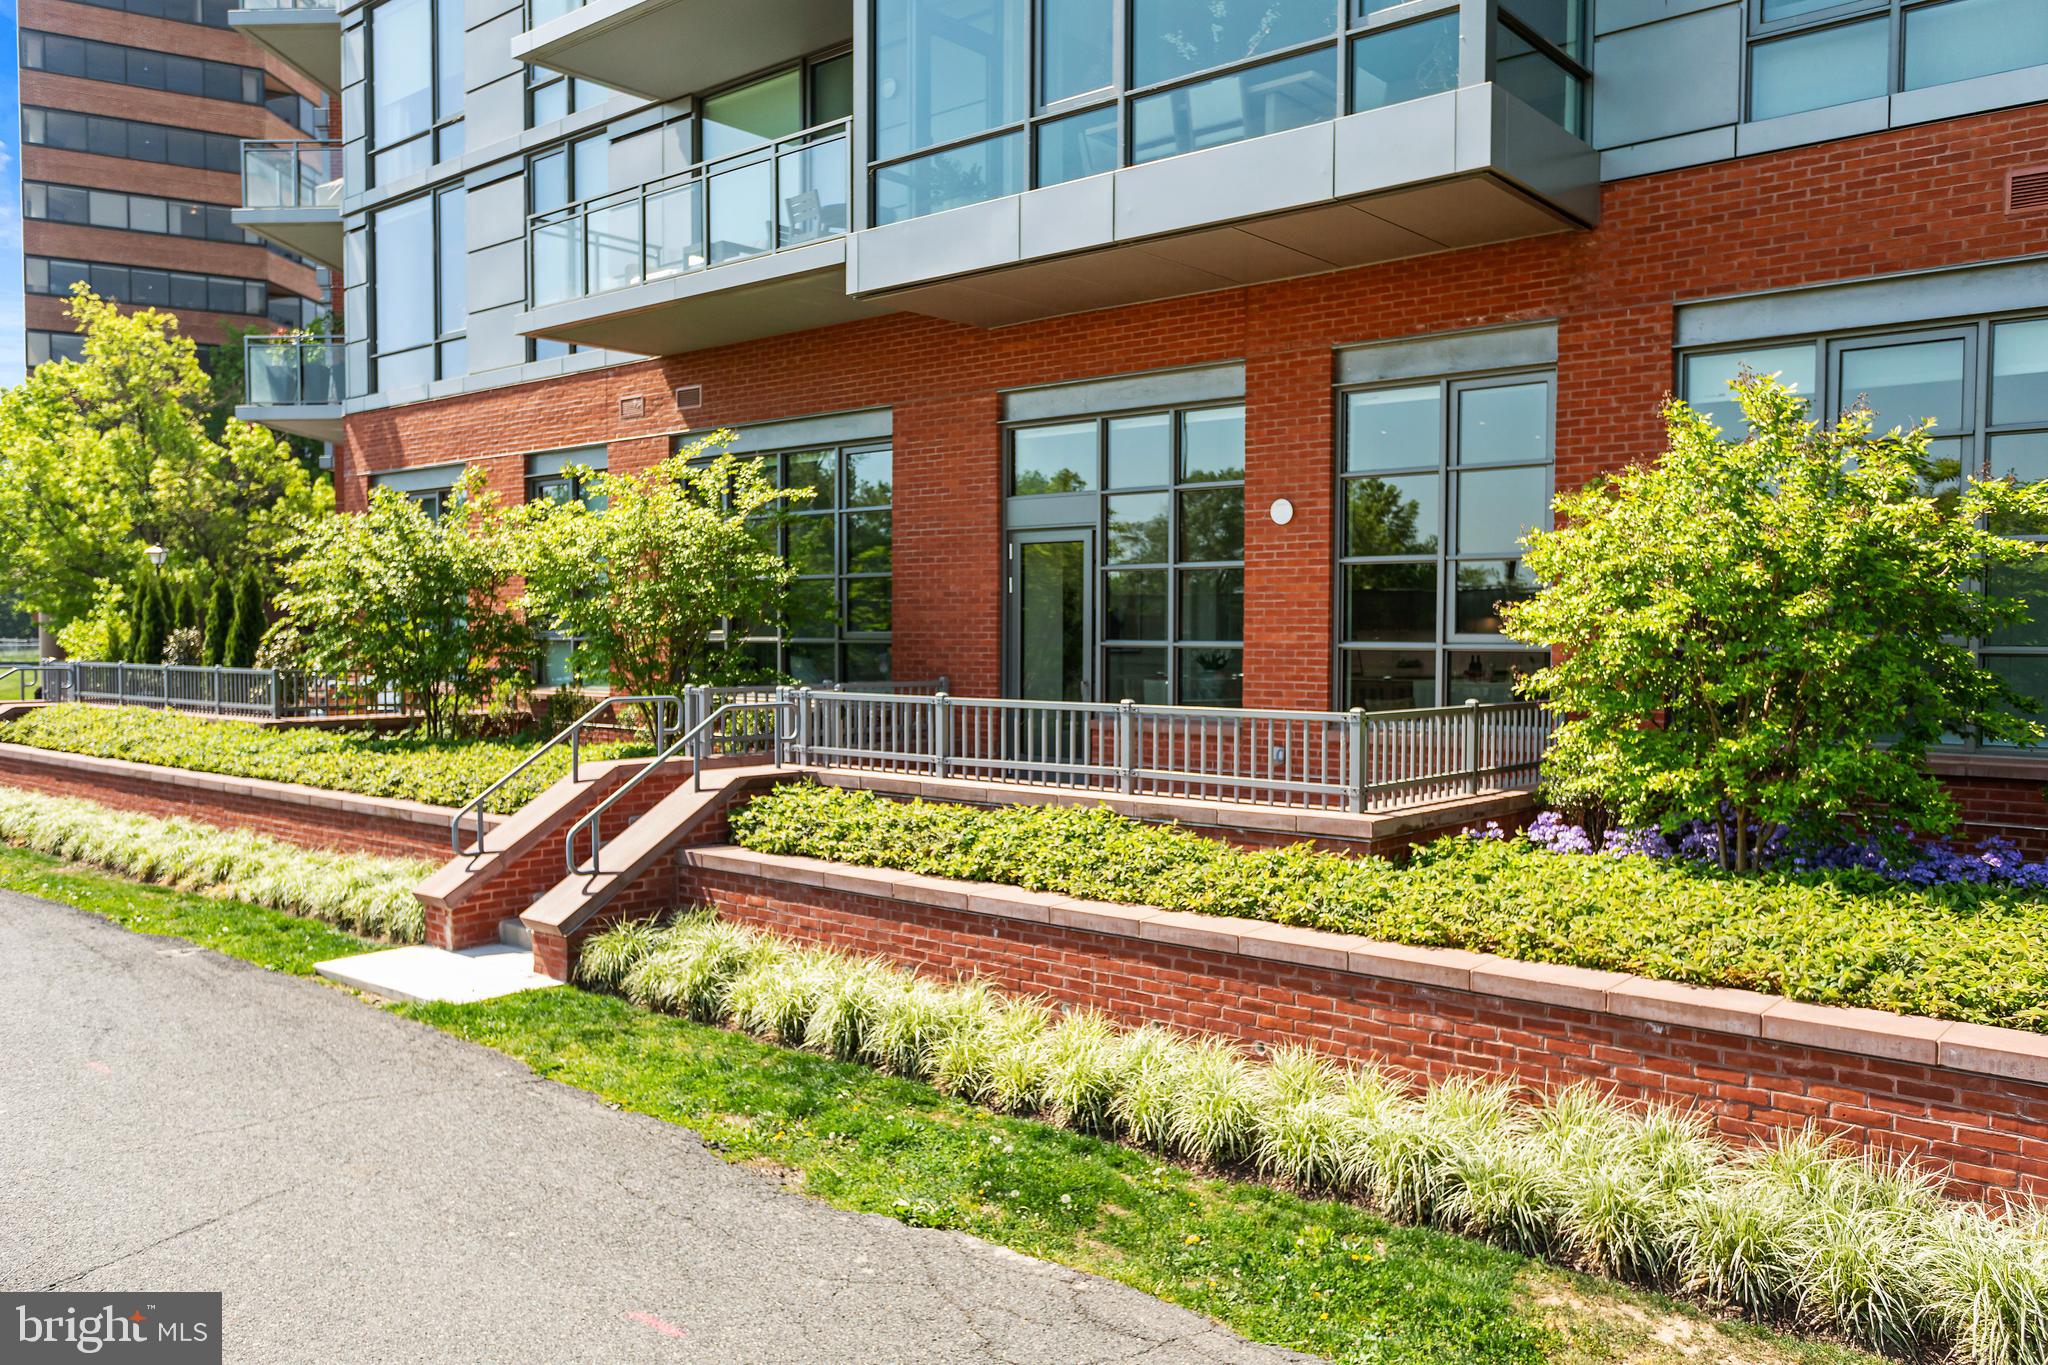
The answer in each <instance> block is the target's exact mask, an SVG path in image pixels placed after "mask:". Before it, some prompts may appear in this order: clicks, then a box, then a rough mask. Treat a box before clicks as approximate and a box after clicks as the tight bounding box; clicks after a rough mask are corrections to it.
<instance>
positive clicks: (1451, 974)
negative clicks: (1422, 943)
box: [1350, 939, 1489, 991]
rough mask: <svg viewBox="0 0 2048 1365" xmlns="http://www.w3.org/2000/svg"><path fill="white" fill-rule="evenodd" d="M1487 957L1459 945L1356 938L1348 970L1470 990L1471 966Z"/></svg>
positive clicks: (1391, 979)
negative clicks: (1433, 945) (1419, 945)
mask: <svg viewBox="0 0 2048 1365" xmlns="http://www.w3.org/2000/svg"><path fill="white" fill-rule="evenodd" d="M1488 961H1489V959H1488V958H1486V957H1484V956H1483V955H1481V954H1479V953H1468V952H1466V951H1465V950H1464V949H1462V948H1413V947H1410V946H1409V945H1407V944H1405V943H1379V942H1375V941H1374V940H1372V939H1356V940H1354V941H1353V945H1352V949H1351V966H1350V970H1352V971H1354V972H1357V973H1358V974H1359V975H1360V976H1377V977H1383V978H1385V979H1387V980H1389V981H1407V982H1410V983H1412V984H1415V985H1419V986H1445V987H1448V988H1450V989H1451V990H1456V991H1469V990H1471V989H1472V971H1473V968H1475V967H1479V966H1484V965H1486V964H1487V963H1488Z"/></svg>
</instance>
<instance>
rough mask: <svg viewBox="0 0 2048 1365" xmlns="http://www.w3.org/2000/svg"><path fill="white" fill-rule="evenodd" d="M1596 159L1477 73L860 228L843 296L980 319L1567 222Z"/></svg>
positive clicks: (1501, 237)
mask: <svg viewBox="0 0 2048 1365" xmlns="http://www.w3.org/2000/svg"><path fill="white" fill-rule="evenodd" d="M1598 216H1599V156H1598V154H1597V153H1596V152H1595V151H1594V150H1593V149H1592V148H1591V147H1590V146H1588V145H1587V144H1586V143H1585V142H1583V141H1581V140H1580V139H1579V138H1577V137H1575V136H1573V135H1571V134H1569V133H1567V132H1565V131H1564V130H1563V129H1562V128H1559V127H1557V125H1555V124H1553V123H1551V122H1550V121H1549V120H1547V119H1545V118H1543V117H1542V116H1541V115H1539V114H1537V113H1536V112H1535V111H1534V110H1532V109H1530V108H1529V107H1528V106H1527V105H1525V104H1523V103H1522V102H1521V101H1520V100H1518V99H1516V98H1515V97H1514V96H1513V95H1511V94H1509V93H1508V92H1507V91H1505V90H1503V89H1501V88H1500V87H1498V86H1495V85H1491V84H1482V85H1476V86H1467V87H1464V88H1462V89H1460V90H1455V91H1450V92H1447V93H1445V94H1442V95H1434V96H1429V97H1427V98H1424V99H1418V100H1413V101H1409V102H1407V103H1404V104H1398V105H1393V106H1390V107H1388V108H1385V109H1377V110H1372V111H1369V112H1367V113H1361V114H1353V115H1349V116H1346V117H1344V118H1340V119H1337V120H1335V121H1334V122H1332V123H1327V124H1319V125H1312V126H1310V127H1306V128H1298V129H1291V130H1289V131H1287V132H1283V133H1278V134H1274V135H1271V136H1268V137H1262V138H1253V139H1248V140H1246V141H1244V142H1238V143H1232V144H1229V145H1227V146H1223V147H1216V148H1211V149H1209V150H1206V151H1200V152H1193V153H1189V154H1186V155H1183V156H1176V157H1169V158H1166V159H1163V160H1160V161H1156V162H1150V163H1147V164H1145V165H1142V166H1132V167H1125V168H1123V169H1121V170H1117V171H1113V172H1108V173H1106V174H1103V175H1099V176H1095V177H1092V178H1091V179H1089V180H1085V181H1077V182H1073V183H1070V184H1066V185H1057V186H1051V187H1048V188H1045V189H1038V190H1032V191H1029V192H1027V193H1025V194H1021V195H1013V196H1009V197H1007V198H1003V199H996V200H991V201H989V202H987V203H984V204H975V205H970V206H968V207H966V208H960V209H954V210H951V211H949V212H946V213H939V214H932V215H929V216H927V217H923V218H914V219H910V220H907V221H905V222H901V223H893V224H890V225H888V226H886V227H881V228H872V229H868V230H866V231H862V232H859V233H856V234H855V236H854V241H853V244H852V249H851V253H850V256H849V270H848V274H849V278H850V281H851V286H852V288H853V290H854V291H855V293H857V294H858V295H860V296H861V297H864V298H869V299H874V300H878V301H879V300H887V301H888V302H890V303H892V304H894V305H895V306H897V307H899V308H902V309H904V310H906V311H911V312H920V313H927V314H930V315H932V316H936V317H944V318H949V319H953V320H956V321H961V322H971V323H975V324H977V325H981V326H1000V325H1006V324H1008V323H1014V322H1022V321H1028V320H1031V319H1034V318H1042V317H1051V316H1057V315H1059V314H1063V313H1074V312H1083V311H1087V310H1091V309H1096V308H1107V307H1114V306H1118V305H1121V304H1127V303H1134V302H1142V301H1146V300H1151V299H1161V298H1170V297H1174V296H1177V295H1182V294H1190V293H1198V292H1202V291H1204V290H1209V289H1221V288H1228V287H1230V286H1233V285H1243V284H1256V283H1265V282H1269V281H1274V280H1281V279H1289V278H1295V277H1299V276H1305V275H1313V274H1317V273H1322V272H1326V271H1331V270H1339V269H1345V268H1348V267H1352V266H1359V265H1368V264H1373V263H1375V262H1379V261H1386V260H1393V259H1397V258H1400V257H1405V256H1414V255H1419V254H1424V253H1427V252H1432V251H1444V250H1453V249H1457V248H1461V247H1468V246H1476V245H1480V244H1483V243H1488V242H1498V241H1506V240H1512V239H1515V238H1521V237H1531V236H1539V235H1544V234H1548V233H1555V232H1566V231H1571V230H1573V229H1575V228H1579V227H1583V226H1587V225H1590V224H1591V223H1593V222H1595V221H1597V219H1598Z"/></svg>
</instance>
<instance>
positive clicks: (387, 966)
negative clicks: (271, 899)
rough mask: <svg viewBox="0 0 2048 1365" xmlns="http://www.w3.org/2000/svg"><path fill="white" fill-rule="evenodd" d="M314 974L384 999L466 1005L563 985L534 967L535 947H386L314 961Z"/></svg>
mask: <svg viewBox="0 0 2048 1365" xmlns="http://www.w3.org/2000/svg"><path fill="white" fill-rule="evenodd" d="M313 970H314V971H316V972H318V973H320V975H322V976H324V977H326V978H327V979H328V980H329V981H339V982H340V983H341V984H342V985H344V986H353V987H354V988H355V989H357V990H359V991H366V992H368V993H369V994H371V995H376V996H381V997H383V998H384V999H386V1000H417V1001H422V1002H431V1001H441V1002H444V1003H447V1004H452V1005H467V1004H472V1003H474V1002H476V1001H478V1000H495V999H496V998H497V997H499V996H501V995H516V994H518V993H519V992H520V991H535V990H540V989H541V988H542V987H545V986H559V985H561V984H562V983H561V982H559V981H556V980H554V979H553V978H551V977H546V976H542V975H541V974H540V973H538V972H536V971H535V970H534V969H533V952H532V950H531V949H525V948H515V947H512V946H510V945H508V944H503V943H492V944H487V945H485V946H484V947H481V948H464V949H463V950H462V951H460V952H455V953H451V952H449V951H448V950H447V949H445V948H426V947H412V948H386V949H382V950H380V951H378V952H374V953H358V954H356V955H355V956H354V957H337V958H334V959H332V960H331V961H327V962H316V963H315V964H313Z"/></svg>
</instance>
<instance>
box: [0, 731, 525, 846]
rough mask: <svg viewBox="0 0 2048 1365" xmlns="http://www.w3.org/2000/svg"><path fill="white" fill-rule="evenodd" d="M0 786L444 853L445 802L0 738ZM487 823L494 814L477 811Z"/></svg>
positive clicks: (303, 842) (300, 840) (310, 838)
mask: <svg viewBox="0 0 2048 1365" xmlns="http://www.w3.org/2000/svg"><path fill="white" fill-rule="evenodd" d="M0 786H8V787H19V788H21V789H23V790H25V791H34V792H42V793H45V794H47V795H50V796H75V797H79V798H82V799H84V800H87V801H97V802H98V803H99V804H101V805H103V806H113V807H116V808H117V809H120V810H128V811H136V812H139V813H141V814H143V815H156V816H184V817H186V818H188V819H192V820H203V821H205V822H206V823H208V824H213V825H226V826H232V827H233V828H236V829H247V830H253V831H254V832H256V833H258V834H268V835H270V836H271V837H273V838H277V839H283V840H286V841H287V842H290V843H294V844H298V845H300V846H301V847H304V848H323V849H336V850H340V851H342V852H348V853H378V854H385V855H389V856H394V857H406V858H419V857H428V858H435V857H439V858H445V857H447V856H448V821H449V819H450V817H452V816H453V815H454V814H455V812H454V811H452V810H450V809H448V808H447V807H445V806H429V805H426V804H424V803H422V802H418V801H400V800H395V799H393V798H391V797H384V796H359V795H357V794H355V793H353V792H337V791H328V790H326V789H325V788H322V787H303V786H299V785H297V784H295V783H291V782H267V781H264V780H263V779H261V778H252V777H224V776H222V775H220V774H219V773H199V772H189V771H187V770H185V769H183V768H163V767H158V766H156V765H154V764H149V763H130V762H128V761H126V760H124V759H117V758H94V757H89V756H87V755H84V754H65V753H57V752H54V751H52V750H47V749H32V748H29V747H27V746H25V745H20V744H0ZM485 818H486V820H487V822H488V823H490V824H496V823H498V820H499V818H500V817H497V816H487V817H485Z"/></svg>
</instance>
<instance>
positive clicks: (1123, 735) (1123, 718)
mask: <svg viewBox="0 0 2048 1365" xmlns="http://www.w3.org/2000/svg"><path fill="white" fill-rule="evenodd" d="M1116 770H1117V790H1118V791H1120V792H1122V793H1123V794H1124V795H1126V796H1129V795H1130V794H1131V793H1132V792H1135V791H1136V790H1137V789H1138V703H1136V702H1134V701H1132V700H1131V699H1130V698H1129V697H1125V698H1124V699H1123V700H1122V701H1120V702H1118V703H1117V706H1116Z"/></svg>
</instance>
